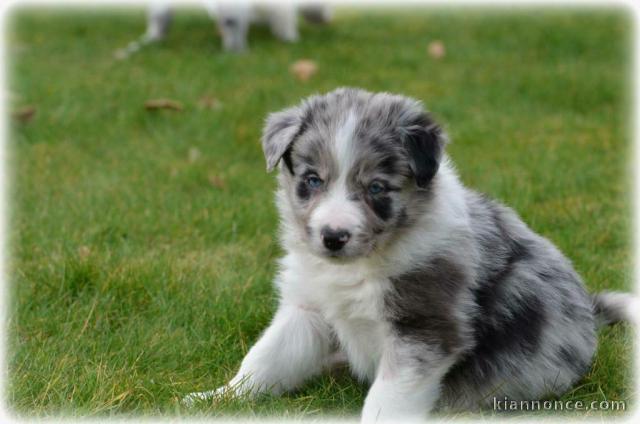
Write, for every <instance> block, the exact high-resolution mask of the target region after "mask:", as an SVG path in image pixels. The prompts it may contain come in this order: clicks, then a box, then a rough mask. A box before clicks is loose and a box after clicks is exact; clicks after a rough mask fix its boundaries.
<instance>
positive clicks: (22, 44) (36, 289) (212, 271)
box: [6, 9, 635, 418]
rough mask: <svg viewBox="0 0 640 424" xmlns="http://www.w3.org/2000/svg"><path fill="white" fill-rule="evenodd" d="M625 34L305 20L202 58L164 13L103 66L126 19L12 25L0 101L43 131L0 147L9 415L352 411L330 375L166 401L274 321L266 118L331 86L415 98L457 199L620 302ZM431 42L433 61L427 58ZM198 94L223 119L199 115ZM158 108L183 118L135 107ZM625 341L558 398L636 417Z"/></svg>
mask: <svg viewBox="0 0 640 424" xmlns="http://www.w3.org/2000/svg"><path fill="white" fill-rule="evenodd" d="M627 16H628V11H626V10H621V9H618V10H611V9H610V10H596V9H591V10H585V11H579V10H576V9H573V10H562V9H555V10H553V11H544V10H539V9H538V10H533V11H527V10H524V9H511V10H510V11H498V10H496V9H485V10H480V9H478V10H469V9H438V10H435V9H431V10H429V9H426V10H424V11H422V12H419V13H416V12H411V11H408V10H405V11H395V12H393V13H390V12H384V13H383V12H380V11H378V12H373V11H369V12H365V11H344V10H343V11H338V13H337V15H336V19H335V22H334V23H332V25H331V26H330V27H327V28H321V27H314V26H310V25H306V24H303V25H302V27H301V32H302V40H301V41H300V42H299V43H297V44H295V45H284V44H282V43H280V42H278V41H276V40H274V39H273V38H272V37H271V36H270V35H269V33H268V31H267V30H266V29H260V28H257V29H252V32H251V36H250V45H251V51H250V52H249V53H248V54H244V55H238V56H236V55H231V54H226V53H223V52H221V51H220V47H219V40H218V39H217V37H216V36H215V31H214V28H213V26H212V24H211V23H210V21H209V20H208V19H207V17H206V16H205V14H204V13H200V12H198V11H182V12H180V13H178V14H177V15H176V17H175V22H174V24H175V25H174V28H173V31H172V32H171V33H170V36H169V39H168V40H167V41H166V42H165V43H163V44H162V45H159V46H153V47H150V48H148V49H147V50H144V51H142V52H141V53H139V54H137V55H135V56H133V57H132V58H131V59H130V60H127V61H124V62H119V61H115V60H113V59H112V53H113V51H114V50H115V49H116V48H118V47H122V46H124V45H126V44H127V43H128V42H129V41H131V40H132V39H133V38H134V37H136V36H138V35H139V34H140V33H141V32H142V31H143V26H144V23H143V20H144V12H143V11H129V12H125V11H113V10H111V11H84V12H82V11H77V12H72V11H69V10H65V11H60V10H58V11H55V10H42V9H41V10H34V9H21V10H17V11H14V12H13V14H12V16H11V18H10V27H9V30H8V34H7V46H8V50H9V55H10V58H11V61H10V73H11V77H10V81H9V85H10V87H9V89H10V91H11V92H12V95H13V97H12V100H11V104H10V107H11V108H18V107H22V106H25V105H33V106H35V107H36V108H37V113H36V116H35V117H34V118H33V120H32V121H31V122H28V123H19V122H14V123H13V124H12V128H11V137H10V141H9V143H8V145H9V153H10V158H9V162H8V165H9V167H10V171H11V190H10V191H11V216H10V224H9V228H10V240H9V245H10V262H9V266H10V273H9V281H10V291H9V293H10V299H9V304H10V306H11V308H10V311H9V313H8V318H9V319H8V323H7V328H8V344H7V359H8V367H9V377H10V378H9V381H8V383H7V385H6V402H7V405H8V407H9V408H10V410H12V411H15V412H16V413H17V414H20V415H27V416H31V415H36V416H56V415H73V416H95V415H98V416H110V415H117V416H127V415H140V414H144V415H156V414H170V415H174V416H186V415H197V416H217V415H230V414H231V415H243V416H244V415H249V416H252V415H263V414H277V415H279V416H288V417H297V418H299V417H309V416H314V417H318V416H326V415H334V416H336V415H337V416H344V415H354V414H357V413H358V410H359V408H360V406H361V404H362V402H363V398H364V395H365V394H366V387H364V386H362V385H360V384H358V383H356V382H355V381H354V380H353V379H352V378H351V377H350V376H349V374H348V373H347V372H344V371H343V372H338V373H336V374H334V375H326V376H322V377H319V378H316V379H314V380H313V381H310V382H309V383H308V384H306V385H305V386H304V387H303V388H302V389H301V390H300V391H298V392H296V393H293V394H289V395H286V396H283V397H281V398H270V397H262V398H259V399H258V400H255V401H246V400H244V401H232V400H229V401H226V402H221V403H219V404H202V405H199V406H198V407H197V408H196V409H195V410H188V409H186V408H184V407H182V406H180V405H179V403H178V399H180V398H181V397H182V396H183V395H184V394H186V393H188V392H191V391H194V390H204V389H210V388H214V387H217V386H219V385H221V384H222V383H224V382H225V381H226V380H228V379H229V378H230V377H231V376H232V375H233V373H234V371H235V370H236V369H237V367H238V365H239V363H240V361H241V359H242V357H243V354H244V353H245V352H246V351H247V349H248V347H249V346H250V345H251V344H252V343H253V342H254V341H255V340H256V337H257V336H258V335H259V333H260V331H261V330H262V329H263V328H264V327H265V326H266V325H267V323H268V322H269V319H270V317H271V315H272V313H273V311H274V307H275V305H276V302H275V295H274V291H273V289H272V287H271V278H272V276H273V274H274V262H275V259H276V258H277V257H278V255H280V254H281V251H280V249H279V247H278V245H277V242H276V239H275V231H276V225H277V214H276V211H275V208H274V204H273V201H272V191H273V189H274V178H273V177H272V176H270V175H266V174H265V171H264V169H265V165H264V161H263V157H262V153H261V149H260V147H259V143H258V139H259V136H260V130H261V126H262V122H263V119H264V117H265V115H266V114H267V113H268V112H270V111H275V110H278V109H280V108H283V107H284V106H286V105H289V104H292V103H295V102H297V101H298V100H299V99H300V98H301V97H303V96H307V95H309V94H311V93H315V92H324V91H328V90H331V89H333V88H335V87H337V86H342V85H355V86H360V87H363V88H366V89H369V90H387V91H394V92H401V93H405V94H408V95H411V96H414V97H417V98H420V99H423V100H424V101H425V102H426V103H427V105H428V107H429V108H430V109H431V110H432V111H433V112H434V113H435V115H436V116H437V117H438V118H439V120H440V121H442V122H443V123H444V125H445V127H446V128H447V129H448V132H449V134H450V136H451V138H452V140H453V144H451V145H450V146H449V152H450V155H451V156H452V158H453V160H454V161H455V162H456V164H457V167H458V169H459V172H460V174H461V178H462V180H463V181H464V182H465V183H466V184H467V185H469V186H471V187H474V188H476V189H478V190H481V191H484V192H486V193H488V194H490V195H491V196H494V197H496V198H498V199H500V200H502V201H504V202H506V203H507V204H509V205H511V206H513V207H514V208H515V209H516V210H517V211H518V212H519V213H520V214H521V215H522V217H523V218H524V219H525V221H526V222H527V223H529V224H530V226H531V227H532V228H534V229H535V230H536V231H538V232H540V233H542V234H544V235H545V236H547V237H549V238H550V239H551V240H552V241H554V242H555V243H556V244H557V245H558V246H559V247H560V248H561V249H562V250H563V251H564V252H566V254H567V255H568V256H569V257H570V258H571V259H572V260H573V261H574V264H575V267H576V268H577V270H578V271H579V272H580V273H581V274H582V275H583V276H584V278H585V281H586V283H587V285H588V286H589V288H590V289H591V290H594V291H595V290H601V289H621V290H628V289H630V287H631V285H632V265H631V262H632V261H631V240H630V229H631V226H630V220H631V214H630V207H631V201H630V179H629V175H630V169H631V164H630V159H629V158H630V151H631V150H630V149H631V140H630V135H629V133H628V128H629V123H630V119H629V109H628V105H629V100H630V97H629V94H628V93H629V91H630V90H629V88H630V85H629V82H630V78H631V76H630V74H629V67H630V37H631V33H632V26H631V21H630V18H628V17H627ZM435 39H438V40H442V41H443V42H444V44H445V46H446V49H447V50H446V56H445V57H444V58H442V59H441V60H435V59H432V58H430V57H429V56H428V54H427V51H426V50H427V44H428V43H429V42H430V41H432V40H435ZM300 58H311V59H313V60H316V61H317V63H318V65H319V72H318V74H317V75H316V76H315V77H314V78H312V79H311V80H310V81H308V82H306V83H302V82H298V81H296V80H294V79H293V78H292V77H291V76H290V75H289V73H288V67H289V65H290V64H291V63H292V62H293V61H295V60H297V59H300ZM204 95H211V96H215V97H216V98H218V99H219V100H220V101H221V102H222V107H221V108H219V109H215V110H212V109H202V108H199V107H198V100H199V99H200V98H201V97H202V96H204ZM157 97H168V98H172V99H176V100H179V101H181V102H183V103H184V106H185V107H184V110H183V111H181V112H171V111H159V112H149V111H146V110H145V108H144V102H145V101H146V100H147V99H150V98H157ZM196 150H197V152H199V155H198V154H194V153H193V152H195V151H196ZM190 152H192V153H190ZM190 157H191V159H190ZM194 159H195V160H194ZM212 179H218V180H221V181H222V184H220V183H218V184H212V183H211V180H212ZM631 342H632V337H631V331H630V329H629V328H628V327H626V326H617V327H614V328H609V329H605V330H603V331H602V332H601V334H600V348H599V351H598V354H597V357H596V359H595V365H594V367H593V370H592V371H591V372H590V373H589V374H588V375H587V376H586V377H585V378H584V380H583V381H582V382H581V383H580V384H579V385H578V387H577V388H576V390H575V391H573V392H571V393H569V394H567V395H566V396H565V397H564V398H565V399H574V400H575V399H581V400H587V401H590V400H602V399H608V400H625V401H627V402H628V404H627V409H630V408H631V407H632V405H631V401H632V399H633V398H634V395H635V393H633V388H632V387H633V384H632V381H631V365H630V363H631V352H632V349H631V348H632V345H631ZM489 414H490V413H489ZM578 414H579V415H584V414H586V415H599V414H600V413H597V412H588V413H586V412H581V413H578ZM602 414H603V415H607V414H608V413H606V412H603V413H602Z"/></svg>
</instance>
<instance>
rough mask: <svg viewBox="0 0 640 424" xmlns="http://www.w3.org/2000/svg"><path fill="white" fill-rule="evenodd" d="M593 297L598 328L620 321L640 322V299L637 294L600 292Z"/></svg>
mask: <svg viewBox="0 0 640 424" xmlns="http://www.w3.org/2000/svg"><path fill="white" fill-rule="evenodd" d="M591 298H592V301H593V311H594V314H595V318H596V325H597V326H598V328H600V327H604V326H606V325H610V324H615V323H616V322H620V321H628V322H630V323H633V324H638V323H640V319H639V316H638V314H640V299H638V298H637V297H636V296H634V295H632V294H630V293H621V292H600V293H596V294H594V295H592V297H591Z"/></svg>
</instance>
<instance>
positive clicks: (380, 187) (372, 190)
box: [369, 181, 386, 196]
mask: <svg viewBox="0 0 640 424" xmlns="http://www.w3.org/2000/svg"><path fill="white" fill-rule="evenodd" d="M385 191H386V187H385V186H384V184H383V183H381V182H380V181H374V182H372V183H371V184H369V194H371V195H373V196H375V195H376V194H380V193H384V192H385Z"/></svg>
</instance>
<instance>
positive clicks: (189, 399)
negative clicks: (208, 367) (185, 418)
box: [180, 386, 233, 408]
mask: <svg viewBox="0 0 640 424" xmlns="http://www.w3.org/2000/svg"><path fill="white" fill-rule="evenodd" d="M231 392H233V390H231V388H230V387H229V386H222V387H218V388H217V389H215V390H209V391H206V392H193V393H189V394H188V395H186V396H185V397H183V398H182V400H181V401H180V402H181V403H182V404H183V405H184V406H186V407H187V408H192V407H193V406H194V405H195V404H196V403H199V402H203V401H208V400H213V401H215V400H217V399H220V398H222V397H224V396H227V395H228V394H229V393H231Z"/></svg>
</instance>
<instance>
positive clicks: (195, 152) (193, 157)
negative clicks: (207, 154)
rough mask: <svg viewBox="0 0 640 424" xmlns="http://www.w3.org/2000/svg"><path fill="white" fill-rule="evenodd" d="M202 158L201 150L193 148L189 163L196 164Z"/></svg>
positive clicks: (190, 152)
mask: <svg viewBox="0 0 640 424" xmlns="http://www.w3.org/2000/svg"><path fill="white" fill-rule="evenodd" d="M200 156H202V155H201V154H200V150H198V149H197V148H196V147H192V148H190V149H189V163H194V162H195V161H197V160H198V159H200Z"/></svg>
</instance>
